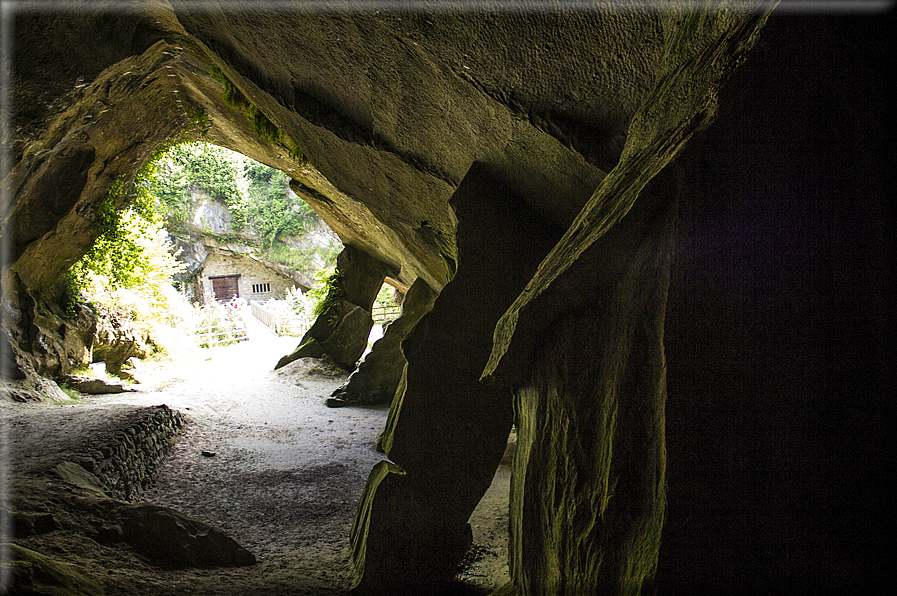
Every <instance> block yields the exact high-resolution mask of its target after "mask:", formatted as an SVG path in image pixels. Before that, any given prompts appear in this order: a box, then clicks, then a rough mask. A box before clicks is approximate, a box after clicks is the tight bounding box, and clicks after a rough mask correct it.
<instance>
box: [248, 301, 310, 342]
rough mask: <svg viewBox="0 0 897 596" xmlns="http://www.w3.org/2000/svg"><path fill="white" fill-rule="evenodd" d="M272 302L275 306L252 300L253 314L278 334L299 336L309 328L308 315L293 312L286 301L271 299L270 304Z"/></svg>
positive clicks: (250, 304) (250, 302)
mask: <svg viewBox="0 0 897 596" xmlns="http://www.w3.org/2000/svg"><path fill="white" fill-rule="evenodd" d="M272 302H273V307H271V306H266V305H264V304H262V303H260V302H256V301H255V300H250V301H249V306H250V308H251V309H252V316H254V317H255V318H256V319H258V320H259V321H261V322H262V323H264V324H265V326H266V327H268V329H270V330H271V331H273V332H274V333H276V334H277V335H289V336H294V337H299V336H301V335H302V334H303V333H305V332H306V331H307V330H308V327H309V320H308V317H306V316H303V315H300V314H297V313H295V312H293V310H292V309H291V308H290V307H289V305H288V304H287V302H286V301H283V300H277V301H269V304H270V303H272ZM281 303H282V304H281Z"/></svg>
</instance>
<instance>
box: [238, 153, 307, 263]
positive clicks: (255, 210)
mask: <svg viewBox="0 0 897 596" xmlns="http://www.w3.org/2000/svg"><path fill="white" fill-rule="evenodd" d="M244 174H245V176H246V177H247V178H248V179H249V191H248V194H249V197H248V201H247V203H248V206H247V212H248V215H249V220H250V222H251V223H252V227H253V228H255V229H256V231H257V232H258V233H259V235H260V236H261V238H262V241H263V242H264V244H265V245H267V248H268V250H271V249H272V248H273V246H274V242H275V240H277V239H278V237H280V236H281V235H286V236H293V235H298V234H301V233H302V232H304V231H305V230H306V229H307V227H308V226H309V225H310V224H312V223H313V222H314V221H315V219H314V218H315V216H314V211H312V209H311V207H309V206H308V205H307V204H306V203H305V202H304V201H302V200H300V199H299V198H298V197H296V195H294V194H293V193H290V192H288V189H289V181H290V179H289V177H288V176H287V175H286V174H284V173H283V172H281V171H279V170H274V169H272V168H269V167H267V166H265V165H263V164H260V163H258V162H250V163H247V164H246V166H245V170H244Z"/></svg>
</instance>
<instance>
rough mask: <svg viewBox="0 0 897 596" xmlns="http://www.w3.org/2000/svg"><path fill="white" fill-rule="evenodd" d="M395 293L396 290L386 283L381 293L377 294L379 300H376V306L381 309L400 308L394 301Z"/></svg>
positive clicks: (381, 288)
mask: <svg viewBox="0 0 897 596" xmlns="http://www.w3.org/2000/svg"><path fill="white" fill-rule="evenodd" d="M395 291H396V290H395V288H393V287H392V286H391V285H389V284H387V283H384V284H383V285H382V286H381V287H380V291H379V292H378V293H377V298H375V299H374V306H375V307H379V308H396V307H398V306H399V305H398V304H396V301H395V300H393V296H394V295H395Z"/></svg>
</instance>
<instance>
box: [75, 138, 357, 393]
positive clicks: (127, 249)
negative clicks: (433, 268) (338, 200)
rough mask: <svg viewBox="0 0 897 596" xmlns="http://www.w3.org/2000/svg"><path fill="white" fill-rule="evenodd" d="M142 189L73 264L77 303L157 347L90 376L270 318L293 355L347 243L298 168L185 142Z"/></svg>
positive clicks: (143, 179) (148, 175)
mask: <svg viewBox="0 0 897 596" xmlns="http://www.w3.org/2000/svg"><path fill="white" fill-rule="evenodd" d="M135 188H136V192H135V193H134V194H135V196H136V198H135V200H134V201H133V204H132V206H131V207H130V208H128V209H127V210H126V211H123V212H120V213H115V212H112V211H111V210H110V213H108V214H107V220H108V221H107V225H106V230H105V233H104V234H103V235H102V236H101V237H100V239H99V240H98V241H97V243H96V246H95V247H94V249H93V250H92V251H91V252H90V253H89V254H87V255H86V256H85V257H84V258H83V259H81V261H80V262H78V263H77V264H76V265H75V266H74V267H73V268H72V271H71V273H70V275H69V277H70V283H71V288H72V305H71V308H72V309H76V308H77V306H76V303H77V302H84V303H88V304H91V305H93V306H94V307H95V308H96V309H97V310H98V311H101V312H103V313H107V316H108V318H109V320H110V324H111V326H112V327H116V326H117V325H119V324H121V325H124V326H128V327H135V328H136V329H137V331H138V335H139V336H141V337H143V338H144V339H146V340H147V342H146V343H147V344H148V345H147V346H145V349H144V350H143V352H145V353H142V354H138V356H140V357H139V358H128V359H127V360H125V361H123V362H116V361H115V359H114V358H113V359H112V361H111V362H110V361H108V360H107V361H106V362H105V363H104V362H103V361H102V360H101V361H99V362H96V363H94V364H93V365H92V366H91V370H90V371H84V372H85V373H87V374H102V373H103V372H107V373H109V374H112V375H117V376H121V377H122V378H123V379H125V380H131V379H133V378H134V376H135V374H136V373H135V372H134V369H135V368H138V367H140V366H141V364H143V365H144V366H146V364H147V362H153V361H155V362H157V363H164V362H167V361H169V360H171V359H172V358H177V356H178V354H181V353H183V352H185V351H189V350H191V349H192V348H194V347H198V348H202V349H208V350H213V349H214V348H215V347H221V346H226V345H232V344H234V343H236V342H240V341H245V340H246V339H248V337H249V334H248V332H247V328H248V327H249V326H250V325H258V324H261V325H264V326H265V327H267V328H268V330H269V331H270V332H272V334H273V336H276V337H278V338H288V337H291V338H294V339H293V340H291V341H288V340H283V341H282V342H280V343H281V345H283V346H287V345H288V344H289V343H291V342H292V343H293V345H292V346H291V347H285V348H284V349H286V351H287V352H288V351H290V350H291V349H292V348H293V347H295V343H296V342H298V338H301V337H302V335H303V334H304V333H305V332H306V331H307V330H308V328H309V326H310V325H311V323H312V322H313V321H314V312H315V308H316V304H317V303H319V302H320V301H321V300H323V299H324V297H325V295H326V288H325V285H326V284H325V282H326V280H327V279H328V277H329V276H330V275H332V274H333V272H334V270H335V267H336V257H337V255H338V254H339V251H340V250H341V249H342V244H341V242H340V240H339V238H338V237H337V236H336V235H335V234H334V233H333V232H332V231H331V230H330V228H329V227H328V226H327V225H326V224H325V223H324V221H323V220H321V219H320V218H319V217H318V216H317V214H315V212H314V211H313V210H312V209H311V207H309V206H308V204H306V203H305V202H304V201H303V200H302V199H301V198H299V197H298V196H297V195H296V194H295V193H294V192H293V191H292V190H291V189H290V187H289V177H288V176H287V175H286V174H284V173H283V172H281V171H279V170H275V169H273V168H269V167H267V166H265V165H263V164H261V163H258V162H256V161H254V160H252V159H250V158H248V157H246V156H244V155H241V154H239V153H235V152H233V151H230V150H228V149H224V148H222V147H218V146H215V145H210V144H206V143H191V144H179V145H175V146H174V147H172V148H170V149H168V150H167V151H165V152H163V153H161V154H160V156H159V157H157V158H156V159H155V160H154V161H152V162H151V163H150V164H149V165H148V166H145V167H144V168H143V169H142V170H141V172H140V173H139V174H138V176H137V179H136V181H135ZM249 317H251V319H250V318H249ZM97 356H99V357H102V356H103V355H102V354H98V355H97ZM147 356H148V358H146V357H147ZM154 357H155V358H154ZM141 360H143V361H145V362H141ZM274 362H276V359H275V360H274ZM271 366H273V362H272V363H271ZM104 368H105V369H106V370H105V371H104V370H103V369H104ZM232 372H233V373H235V374H236V373H238V372H239V367H237V368H236V369H234V370H233V371H232Z"/></svg>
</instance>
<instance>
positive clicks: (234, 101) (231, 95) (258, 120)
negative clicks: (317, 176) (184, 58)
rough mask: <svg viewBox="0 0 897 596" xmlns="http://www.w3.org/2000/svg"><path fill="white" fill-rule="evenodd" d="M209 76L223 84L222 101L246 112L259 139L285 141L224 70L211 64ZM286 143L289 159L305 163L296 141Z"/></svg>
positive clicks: (282, 135)
mask: <svg viewBox="0 0 897 596" xmlns="http://www.w3.org/2000/svg"><path fill="white" fill-rule="evenodd" d="M209 76H211V77H212V78H213V79H215V80H216V81H219V82H220V83H221V84H222V86H224V101H225V102H227V104H228V105H230V106H231V107H233V108H235V109H237V110H240V111H241V112H243V113H244V114H246V117H247V118H249V119H250V120H252V126H253V128H255V133H256V134H257V135H258V137H259V138H260V139H262V140H263V141H267V142H269V143H271V144H283V143H284V142H285V141H286V138H285V137H284V134H283V131H281V130H280V129H279V128H278V127H277V125H276V124H274V123H273V122H271V120H270V119H269V118H268V116H266V115H265V113H264V112H262V111H261V110H260V109H259V108H258V106H256V105H255V104H254V103H252V102H251V101H250V100H249V98H248V97H246V96H245V95H244V94H243V92H242V91H240V90H239V89H238V88H237V86H236V85H234V83H233V81H231V80H230V79H229V78H228V77H227V75H225V74H224V71H222V70H221V69H220V68H218V66H216V65H214V64H213V65H212V66H211V67H210V68H209ZM288 145H289V147H288V149H287V153H288V154H289V156H290V158H291V159H293V160H295V161H297V162H299V163H300V164H305V163H307V162H306V159H305V155H304V154H303V153H302V150H301V149H299V147H298V146H297V145H296V143H294V142H293V141H288Z"/></svg>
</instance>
